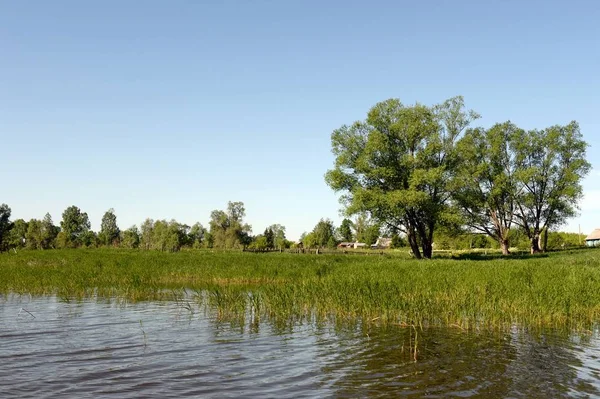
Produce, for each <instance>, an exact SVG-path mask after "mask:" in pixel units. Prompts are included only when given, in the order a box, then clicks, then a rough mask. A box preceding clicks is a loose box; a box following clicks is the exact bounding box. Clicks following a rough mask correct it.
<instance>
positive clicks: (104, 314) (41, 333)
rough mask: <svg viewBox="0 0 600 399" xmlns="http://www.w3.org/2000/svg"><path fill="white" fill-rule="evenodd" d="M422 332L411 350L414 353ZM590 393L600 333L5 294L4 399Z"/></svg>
mask: <svg viewBox="0 0 600 399" xmlns="http://www.w3.org/2000/svg"><path fill="white" fill-rule="evenodd" d="M415 340H416V348H417V349H416V351H415V349H414V348H415ZM366 396H369V397H398V396H407V397H430V398H442V397H527V398H530V397H539V398H550V397H552V398H555V397H569V396H570V397H594V396H600V338H599V335H598V332H595V333H593V334H590V335H588V336H570V337H569V336H566V337H565V336H564V335H561V334H558V333H553V332H543V333H541V332H536V333H531V332H529V333H528V332H525V331H522V330H517V329H514V330H513V331H509V332H504V333H491V332H488V333H486V332H478V333H475V332H463V331H461V330H459V329H456V328H438V329H426V330H418V329H417V330H414V329H411V328H406V327H400V326H388V327H382V326H373V325H370V326H361V325H341V326H340V325H336V324H332V323H328V322H324V323H321V322H319V323H317V322H306V321H305V322H302V323H292V324H290V323H288V324H286V323H284V324H281V323H279V324H278V323H274V322H269V321H258V320H255V319H252V318H251V317H247V318H246V319H245V320H240V321H235V320H234V321H231V320H222V319H220V318H219V317H218V314H217V313H216V312H214V311H210V310H206V309H203V308H200V307H199V306H192V307H191V308H189V309H187V308H184V307H182V304H181V303H176V302H161V303H138V304H124V303H118V302H117V301H83V302H62V301H60V300H59V299H57V298H54V297H45V298H29V297H21V296H9V297H8V298H6V297H3V298H0V397H2V398H54V397H56V398H66V397H77V398H81V397H94V398H99V397H102V398H139V397H144V398H165V397H175V398H182V397H219V398H224V397H235V398H239V397H254V398H255V397H274V398H286V397H293V398H301V397H319V398H320V397H366Z"/></svg>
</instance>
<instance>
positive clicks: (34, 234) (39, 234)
mask: <svg viewBox="0 0 600 399" xmlns="http://www.w3.org/2000/svg"><path fill="white" fill-rule="evenodd" d="M25 247H26V248H27V249H44V231H43V224H42V221H41V220H37V219H31V220H30V221H29V222H28V223H27V233H25Z"/></svg>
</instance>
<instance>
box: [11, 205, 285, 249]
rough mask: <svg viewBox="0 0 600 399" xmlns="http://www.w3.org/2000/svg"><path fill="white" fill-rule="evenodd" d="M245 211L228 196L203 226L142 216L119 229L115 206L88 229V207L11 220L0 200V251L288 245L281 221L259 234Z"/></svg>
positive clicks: (275, 247) (227, 247) (278, 246)
mask: <svg viewBox="0 0 600 399" xmlns="http://www.w3.org/2000/svg"><path fill="white" fill-rule="evenodd" d="M245 216H246V211H245V208H244V204H243V203H242V202H229V203H228V206H227V209H226V210H214V211H213V212H212V213H211V216H210V222H209V226H208V229H206V228H205V227H204V226H202V224H201V223H195V224H193V225H192V226H189V225H186V224H183V223H179V222H177V221H175V220H171V221H167V220H153V219H146V220H144V221H143V222H142V224H141V225H140V227H139V228H138V226H135V225H134V226H131V227H130V228H128V229H126V230H121V229H120V228H119V226H118V224H117V216H116V214H115V211H114V209H112V208H111V209H109V210H108V211H106V212H105V213H104V215H103V216H102V221H101V224H100V231H98V232H94V231H92V230H91V228H90V227H91V225H90V221H89V218H88V215H87V213H85V212H82V211H81V210H80V209H79V208H78V207H77V206H74V205H73V206H70V207H68V208H67V209H65V211H64V212H63V214H62V220H61V221H60V225H59V226H57V225H55V224H54V222H53V221H52V217H51V216H50V214H46V216H45V217H44V219H43V220H38V219H31V220H30V221H28V222H27V221H25V220H23V219H17V220H15V221H11V219H10V217H11V209H10V207H9V206H8V205H6V204H2V205H1V206H0V252H1V251H7V250H9V249H51V248H86V247H101V246H103V247H116V248H130V249H133V248H140V249H145V250H158V251H169V252H175V251H179V250H181V249H182V248H218V249H241V248H246V247H249V246H259V247H260V248H264V249H277V248H288V247H289V246H290V245H292V243H291V242H290V241H288V240H287V239H286V236H285V227H284V226H282V225H280V224H273V225H272V226H270V227H268V228H267V229H266V230H265V233H264V234H263V235H258V236H256V237H254V236H252V228H251V226H250V225H248V224H247V223H244V217H245Z"/></svg>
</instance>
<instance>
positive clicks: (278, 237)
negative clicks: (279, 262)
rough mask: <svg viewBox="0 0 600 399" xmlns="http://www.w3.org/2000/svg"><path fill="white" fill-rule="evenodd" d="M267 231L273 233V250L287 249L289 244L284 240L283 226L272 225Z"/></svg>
mask: <svg viewBox="0 0 600 399" xmlns="http://www.w3.org/2000/svg"><path fill="white" fill-rule="evenodd" d="M269 230H271V231H272V232H273V244H274V245H273V248H277V249H282V248H289V242H288V240H286V238H285V226H282V225H280V224H272V225H271V226H269Z"/></svg>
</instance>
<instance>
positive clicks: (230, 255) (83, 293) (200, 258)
mask: <svg viewBox="0 0 600 399" xmlns="http://www.w3.org/2000/svg"><path fill="white" fill-rule="evenodd" d="M599 255H600V251H598V250H595V249H589V250H577V251H565V252H557V253H550V254H548V255H542V256H533V257H525V258H521V257H512V258H511V257H509V258H485V257H483V258H475V259H461V260H457V259H451V258H438V259H433V260H430V261H418V260H413V259H407V258H405V257H402V256H350V255H346V256H344V255H319V256H316V255H300V254H285V253H266V254H254V253H241V252H212V251H189V252H180V253H174V254H172V253H161V252H150V251H136V250H113V249H111V250H102V249H97V250H84V249H77V250H56V251H21V252H19V253H17V254H14V253H11V254H6V253H5V254H1V255H0V292H2V293H3V294H9V293H21V294H32V295H54V294H56V295H59V296H61V297H64V298H70V299H71V298H75V299H77V298H87V297H92V298H120V299H123V300H128V301H141V300H161V299H178V298H181V297H182V296H184V295H187V296H188V297H189V296H190V293H196V294H195V295H192V297H193V298H195V299H196V300H198V301H200V302H204V303H206V304H207V305H208V306H211V307H214V308H215V309H217V310H218V312H220V313H221V314H223V315H238V316H240V315H242V316H243V315H244V314H248V312H251V313H252V314H253V315H256V317H264V318H271V319H285V320H297V319H304V318H313V317H316V318H318V319H320V320H321V319H336V320H361V321H374V322H375V321H376V322H377V323H395V324H401V325H402V324H405V325H411V326H415V325H416V326H457V327H460V328H508V327H509V326H511V325H515V324H516V325H518V326H523V327H559V328H568V329H572V330H576V329H579V330H580V329H591V328H592V327H593V326H594V325H596V324H597V322H598V321H599V320H600V256H599Z"/></svg>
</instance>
